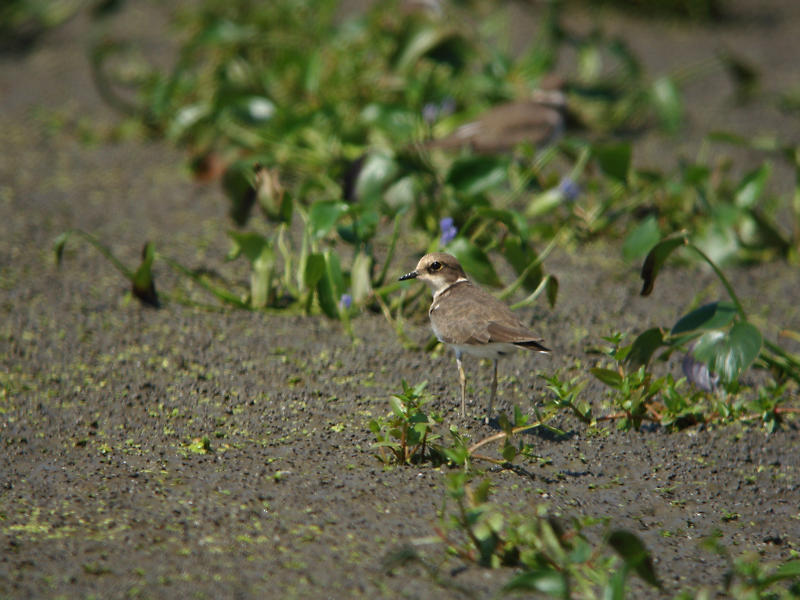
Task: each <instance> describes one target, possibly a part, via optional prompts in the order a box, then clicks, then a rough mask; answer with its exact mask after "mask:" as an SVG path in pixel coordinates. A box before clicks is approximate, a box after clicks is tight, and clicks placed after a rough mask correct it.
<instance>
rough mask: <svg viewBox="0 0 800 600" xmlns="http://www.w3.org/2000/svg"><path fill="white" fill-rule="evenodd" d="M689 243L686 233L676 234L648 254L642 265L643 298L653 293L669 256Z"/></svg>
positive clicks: (662, 241) (661, 242) (654, 247)
mask: <svg viewBox="0 0 800 600" xmlns="http://www.w3.org/2000/svg"><path fill="white" fill-rule="evenodd" d="M688 243H689V238H688V236H687V234H686V232H685V231H680V232H678V233H674V234H672V235H670V236H668V237H665V238H664V239H663V240H661V241H660V242H659V243H657V244H656V245H655V246H653V249H652V250H650V252H648V254H647V257H646V258H645V259H644V264H643V265H642V279H643V280H644V283H643V285H642V291H641V295H642V296H648V295H650V293H651V292H652V291H653V286H654V285H655V282H656V277H657V276H658V272H659V271H660V270H661V267H663V266H664V263H665V262H666V260H667V258H669V255H670V254H672V253H673V252H674V251H675V249H676V248H680V247H681V246H685V245H687V244H688Z"/></svg>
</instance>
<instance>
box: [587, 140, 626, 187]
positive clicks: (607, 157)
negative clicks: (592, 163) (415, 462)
mask: <svg viewBox="0 0 800 600" xmlns="http://www.w3.org/2000/svg"><path fill="white" fill-rule="evenodd" d="M592 154H594V156H595V158H596V159H597V162H598V163H599V165H600V168H601V169H602V170H603V171H604V172H605V173H606V175H608V176H609V177H613V178H614V179H616V180H618V181H620V182H622V183H625V182H626V181H627V179H628V171H629V170H630V166H631V145H630V144H628V143H626V142H622V143H614V144H598V145H596V146H594V147H593V148H592Z"/></svg>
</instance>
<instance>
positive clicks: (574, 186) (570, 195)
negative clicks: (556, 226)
mask: <svg viewBox="0 0 800 600" xmlns="http://www.w3.org/2000/svg"><path fill="white" fill-rule="evenodd" d="M558 191H559V192H561V195H562V196H564V200H566V201H567V202H574V201H575V200H577V199H578V196H580V195H581V186H580V185H578V183H577V182H576V181H575V180H574V179H572V178H571V177H564V178H562V179H561V181H560V182H559V183H558Z"/></svg>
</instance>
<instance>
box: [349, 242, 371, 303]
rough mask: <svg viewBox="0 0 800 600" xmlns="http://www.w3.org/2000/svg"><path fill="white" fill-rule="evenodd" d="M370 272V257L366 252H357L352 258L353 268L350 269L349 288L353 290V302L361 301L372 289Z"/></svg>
mask: <svg viewBox="0 0 800 600" xmlns="http://www.w3.org/2000/svg"><path fill="white" fill-rule="evenodd" d="M371 272H372V257H371V256H370V255H369V254H367V253H366V252H359V253H358V254H356V256H355V258H354V259H353V268H352V269H351V270H350V289H351V290H352V291H353V302H355V303H356V304H360V303H362V302H363V301H364V300H365V299H366V298H367V296H369V294H370V292H371V291H372V283H371V279H370V275H371Z"/></svg>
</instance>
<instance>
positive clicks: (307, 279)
mask: <svg viewBox="0 0 800 600" xmlns="http://www.w3.org/2000/svg"><path fill="white" fill-rule="evenodd" d="M324 273H325V257H324V256H323V255H322V254H320V253H318V252H315V253H313V254H309V255H308V258H307V259H306V268H305V270H304V271H303V283H304V284H305V286H306V288H307V289H312V288H313V287H314V286H316V285H317V283H319V280H320V279H321V278H322V275H323V274H324Z"/></svg>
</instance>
